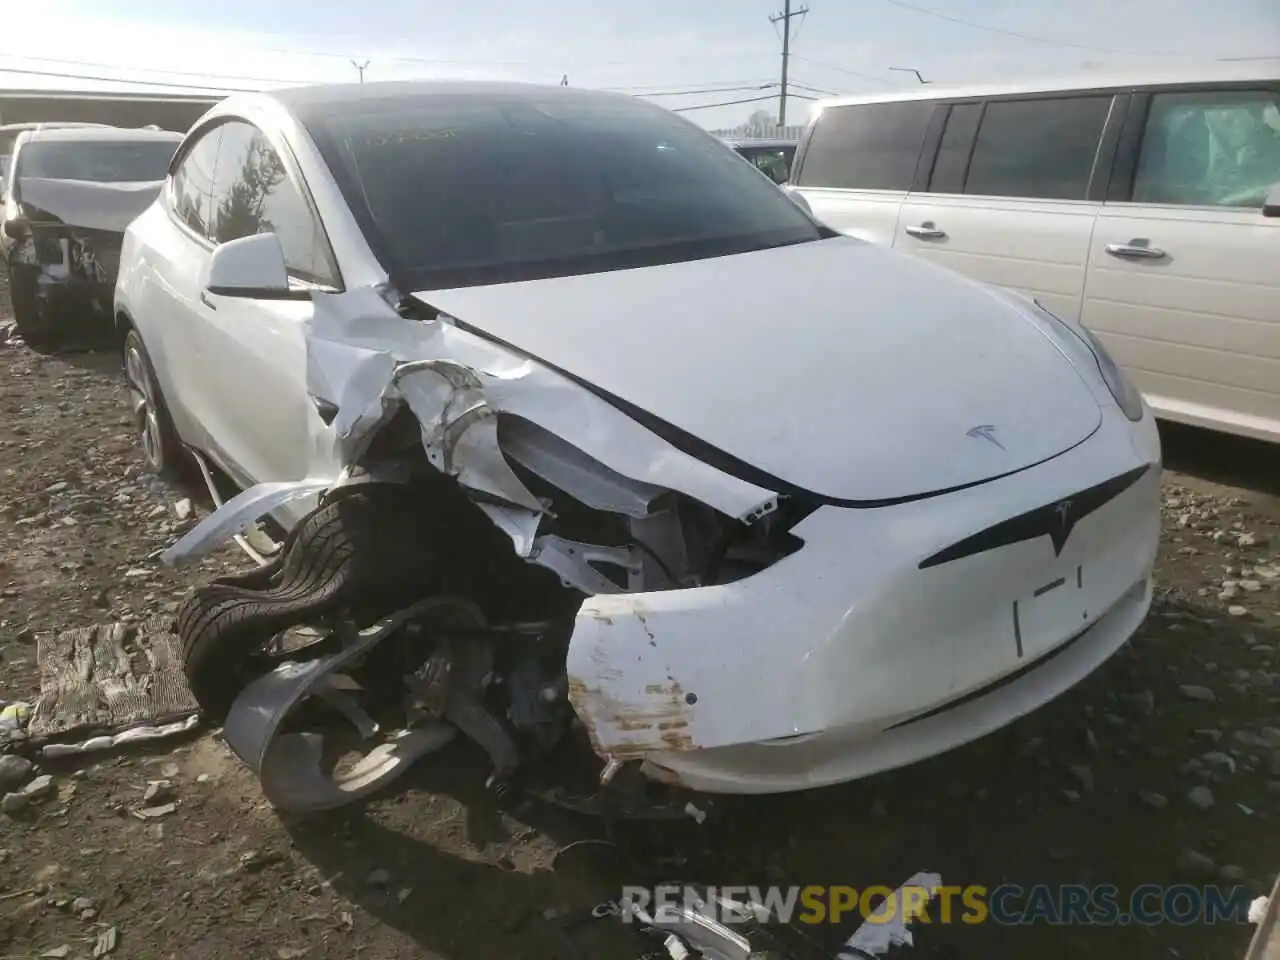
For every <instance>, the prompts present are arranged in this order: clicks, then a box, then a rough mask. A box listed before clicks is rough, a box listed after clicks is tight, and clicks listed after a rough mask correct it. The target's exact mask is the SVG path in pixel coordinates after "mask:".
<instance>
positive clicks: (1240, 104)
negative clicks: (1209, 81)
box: [1084, 83, 1280, 440]
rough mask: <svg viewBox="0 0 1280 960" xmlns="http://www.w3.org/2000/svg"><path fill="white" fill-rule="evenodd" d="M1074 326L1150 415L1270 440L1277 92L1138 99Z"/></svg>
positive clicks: (1278, 300) (1279, 235) (1274, 373)
mask: <svg viewBox="0 0 1280 960" xmlns="http://www.w3.org/2000/svg"><path fill="white" fill-rule="evenodd" d="M1116 170H1117V175H1116V177H1115V183H1114V187H1113V191H1112V193H1111V194H1110V196H1109V199H1108V202H1107V203H1106V204H1105V206H1104V207H1103V209H1102V212H1101V213H1100V215H1099V217H1098V222H1097V226H1096V228H1095V231H1094V237H1093V243H1092V247H1091V250H1090V254H1089V273H1088V283H1087V285H1086V290H1085V310H1084V322H1085V323H1086V324H1087V325H1088V326H1089V328H1090V329H1091V330H1093V331H1094V332H1095V333H1097V335H1098V337H1099V338H1100V339H1101V340H1102V341H1103V342H1104V343H1105V344H1106V345H1107V347H1108V348H1109V349H1110V350H1111V351H1112V352H1113V354H1114V356H1115V358H1116V360H1117V361H1118V362H1119V363H1120V364H1122V365H1123V366H1126V367H1128V368H1129V370H1130V371H1131V372H1132V374H1133V377H1134V381H1135V384H1136V385H1137V386H1138V388H1139V389H1141V390H1142V391H1143V393H1144V394H1145V395H1146V397H1147V400H1148V402H1149V403H1150V404H1151V406H1152V408H1153V409H1154V410H1155V412H1156V413H1157V415H1159V416H1162V417H1165V418H1167V419H1171V420H1179V421H1183V422H1187V423H1192V424H1198V425H1201V426H1208V427H1213V428H1216V429H1222V430H1227V431H1230V432H1234V433H1241V434H1245V435H1251V436H1257V437H1262V438H1266V439H1271V440H1280V219H1277V218H1268V217H1263V216H1262V205H1263V200H1264V198H1265V196H1266V194H1267V191H1268V189H1270V188H1271V187H1272V186H1274V185H1275V184H1277V183H1280V85H1277V84H1274V83H1261V84H1257V85H1256V86H1254V87H1253V88H1252V89H1249V88H1243V87H1241V86H1240V85H1236V86H1234V87H1232V88H1217V89H1214V88H1211V87H1210V88H1204V87H1201V88H1187V89H1168V88H1166V89H1163V90H1160V91H1152V92H1146V93H1139V94H1137V95H1136V96H1135V97H1134V106H1133V109H1131V111H1130V120H1129V121H1128V122H1127V123H1126V126H1125V132H1124V135H1123V137H1122V141H1121V148H1120V152H1119V154H1118V156H1117V160H1116Z"/></svg>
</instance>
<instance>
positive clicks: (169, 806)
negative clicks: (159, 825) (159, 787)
mask: <svg viewBox="0 0 1280 960" xmlns="http://www.w3.org/2000/svg"><path fill="white" fill-rule="evenodd" d="M177 809H178V805H177V804H176V803H164V804H161V805H160V806H158V807H143V808H142V809H140V810H135V811H133V815H134V816H135V817H137V818H138V819H139V820H158V819H159V818H160V817H167V816H168V815H169V814H171V813H173V812H174V811H175V810H177Z"/></svg>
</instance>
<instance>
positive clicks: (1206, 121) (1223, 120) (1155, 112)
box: [1133, 90, 1280, 207]
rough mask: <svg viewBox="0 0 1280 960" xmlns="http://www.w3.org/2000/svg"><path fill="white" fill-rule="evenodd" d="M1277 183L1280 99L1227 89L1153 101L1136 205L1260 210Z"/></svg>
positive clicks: (1172, 95) (1136, 185) (1169, 95)
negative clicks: (1183, 205)
mask: <svg viewBox="0 0 1280 960" xmlns="http://www.w3.org/2000/svg"><path fill="white" fill-rule="evenodd" d="M1276 183H1280V96H1277V95H1276V94H1275V93H1272V92H1270V91H1246V90H1229V91H1228V90H1221V91H1214V92H1204V93H1160V94H1156V95H1155V96H1154V97H1152V99H1151V110H1150V112H1149V114H1148V116H1147V126H1146V131H1145V132H1144V134H1143V139H1142V149H1141V151H1140V153H1139V154H1138V169H1137V171H1136V173H1135V175H1134V179H1133V199H1134V201H1135V202H1137V203H1173V204H1186V205H1190V206H1217V207H1261V206H1262V203H1263V200H1265V199H1266V196H1267V192H1268V191H1269V190H1270V189H1271V187H1272V186H1273V185H1274V184H1276Z"/></svg>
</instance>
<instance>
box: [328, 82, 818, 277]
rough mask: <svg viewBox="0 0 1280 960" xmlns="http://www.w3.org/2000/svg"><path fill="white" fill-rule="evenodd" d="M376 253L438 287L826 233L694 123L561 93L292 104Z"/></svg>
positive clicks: (620, 102)
mask: <svg viewBox="0 0 1280 960" xmlns="http://www.w3.org/2000/svg"><path fill="white" fill-rule="evenodd" d="M303 121H304V122H305V123H306V124H307V125H308V127H309V128H310V131H311V135H312V137H313V138H314V139H315V141H316V144H317V146H318V147H319V149H320V152H321V154H322V155H323V156H324V158H325V160H326V161H327V163H328V166H329V168H330V170H331V171H332V172H333V175H334V178H335V179H336V181H337V183H338V186H339V188H340V189H341V190H342V192H343V194H344V196H345V198H346V200H347V203H348V204H349V205H350V206H351V208H352V211H353V213H355V215H356V217H357V219H358V220H359V221H360V222H361V226H362V228H363V229H364V230H365V232H366V234H367V236H369V238H370V240H371V242H372V243H373V245H374V247H375V249H377V250H378V252H379V256H380V257H381V258H382V259H384V260H385V261H387V262H388V264H389V265H390V266H391V268H392V269H393V270H396V271H397V272H398V273H400V274H401V275H402V276H404V277H406V280H405V282H406V283H413V284H416V286H415V287H414V288H413V289H418V290H423V289H428V288H431V289H444V288H447V287H451V286H461V285H474V284H478V283H503V282H509V281H513V280H525V279H533V278H538V277H551V276H569V275H573V274H583V273H593V272H598V271H601V270H616V269H623V268H629V267H639V266H647V265H655V264H659V263H676V262H681V261H687V260H693V259H701V258H705V257H715V256H726V255H728V254H731V253H742V252H746V251H748V250H761V249H766V248H768V247H774V246H780V245H783V244H792V243H801V242H807V241H815V240H818V239H820V238H821V237H822V236H823V235H824V234H823V232H822V230H821V229H820V228H819V227H818V226H816V225H815V224H814V223H813V221H812V220H810V219H809V218H808V217H807V216H805V215H804V213H803V212H802V211H801V210H800V208H799V207H798V206H797V205H796V204H795V203H794V202H792V201H791V200H790V199H789V198H788V197H787V196H786V194H784V193H783V192H782V191H780V190H778V189H777V188H776V187H775V186H773V185H772V184H770V183H769V182H768V180H767V179H766V178H764V177H762V176H761V175H760V173H759V172H758V171H756V170H752V169H751V168H750V166H749V165H748V164H747V162H746V161H744V160H743V158H742V157H740V156H737V155H736V154H735V153H734V152H733V151H732V150H730V149H729V148H727V147H726V146H725V145H724V144H723V143H722V142H720V141H718V140H717V139H716V138H714V137H712V136H711V135H709V134H708V133H706V131H704V130H701V129H699V128H698V127H697V126H695V125H694V124H692V123H691V122H689V121H688V120H684V119H682V118H680V117H677V116H674V115H672V114H670V113H668V112H667V111H665V110H662V109H659V108H657V107H655V106H653V105H652V104H648V103H644V102H642V101H628V100H625V99H623V98H617V99H616V100H615V99H610V100H608V101H602V100H599V99H597V98H596V97H594V96H586V97H579V96H577V95H575V94H574V93H572V92H568V93H561V94H556V95H548V96H546V97H538V98H535V97H531V96H528V95H521V96H513V97H511V98H502V97H495V96H490V95H487V94H477V95H470V96H462V95H459V96H457V97H452V96H451V97H443V96H438V95H437V96H424V97H422V98H416V97H406V98H403V99H396V100H391V99H388V100H378V101H357V102H353V103H351V104H350V105H342V106H331V105H330V106H325V107H324V108H323V109H320V108H317V109H316V110H315V112H314V113H308V114H304V116H303Z"/></svg>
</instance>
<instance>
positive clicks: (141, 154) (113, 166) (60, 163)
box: [18, 140, 178, 183]
mask: <svg viewBox="0 0 1280 960" xmlns="http://www.w3.org/2000/svg"><path fill="white" fill-rule="evenodd" d="M177 148H178V144H177V143H176V142H174V141H170V140H116V141H112V140H81V141H78V142H77V141H73V140H49V141H40V140H36V141H33V142H31V143H28V144H26V145H25V146H24V147H23V148H22V149H21V150H20V151H19V154H18V166H19V168H20V169H19V171H18V175H19V176H21V177H34V178H41V179H47V180H90V181H93V182H95V183H130V182H139V181H144V180H163V179H164V178H165V175H166V174H167V173H168V172H169V161H170V160H171V159H173V154H174V151H175V150H177Z"/></svg>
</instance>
